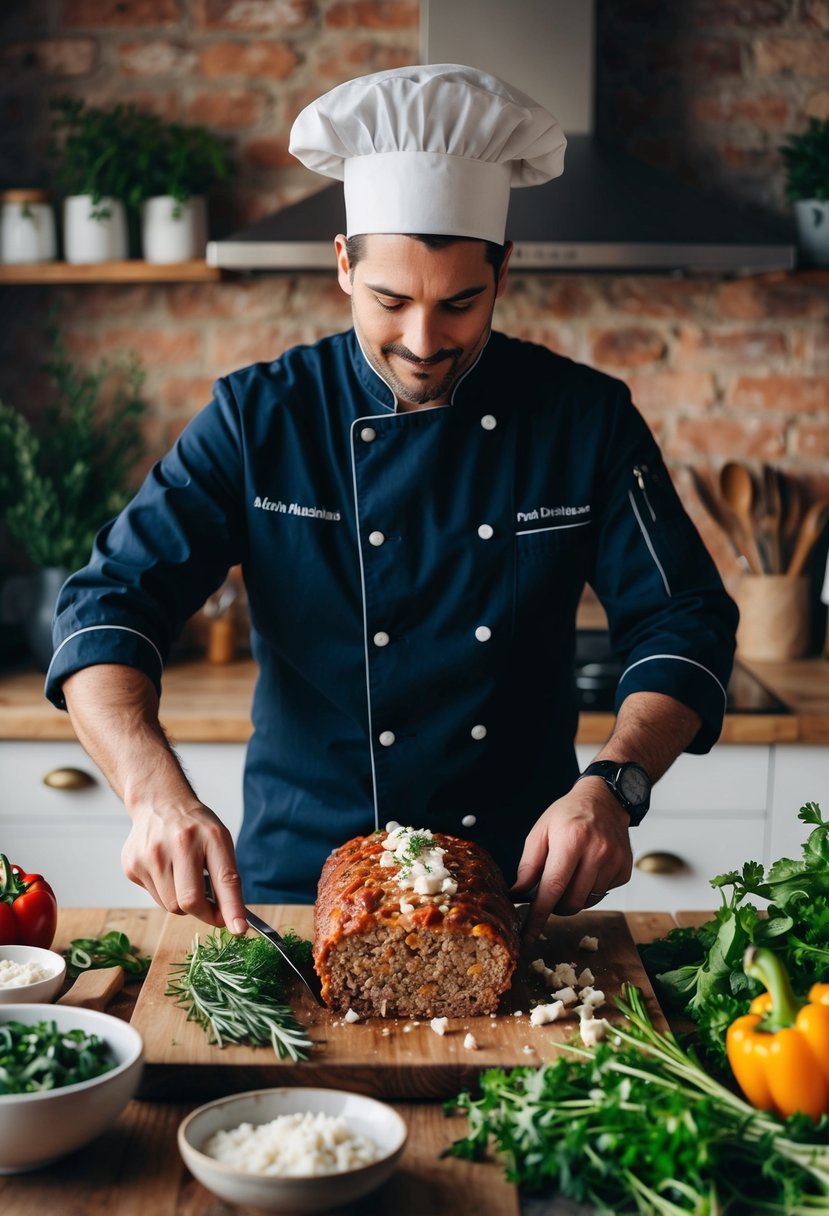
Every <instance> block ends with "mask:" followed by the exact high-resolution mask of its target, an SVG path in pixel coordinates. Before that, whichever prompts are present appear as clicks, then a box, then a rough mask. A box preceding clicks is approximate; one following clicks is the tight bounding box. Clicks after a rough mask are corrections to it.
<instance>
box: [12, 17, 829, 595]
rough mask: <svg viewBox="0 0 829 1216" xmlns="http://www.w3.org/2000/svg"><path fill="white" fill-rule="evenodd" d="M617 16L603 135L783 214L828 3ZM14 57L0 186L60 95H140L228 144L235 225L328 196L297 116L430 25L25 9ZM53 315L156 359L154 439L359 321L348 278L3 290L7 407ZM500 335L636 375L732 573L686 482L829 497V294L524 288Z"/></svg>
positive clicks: (26, 390)
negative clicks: (692, 471) (735, 479)
mask: <svg viewBox="0 0 829 1216" xmlns="http://www.w3.org/2000/svg"><path fill="white" fill-rule="evenodd" d="M598 22H599V24H598V30H599V69H598V73H597V77H598V86H599V87H598V98H597V115H598V129H599V130H600V132H601V133H603V134H604V135H606V136H611V137H614V138H617V139H618V140H619V141H620V142H621V143H623V144H624V145H625V146H626V147H628V148H629V149H630V150H632V151H634V152H636V153H638V154H639V155H641V156H643V157H644V158H646V159H650V160H652V161H654V163H657V164H661V165H668V166H669V167H671V168H673V169H674V170H675V171H676V172H677V173H679V174H687V176H688V177H689V179H692V180H693V181H694V182H695V184H697V185H702V186H704V187H707V188H711V189H714V190H715V191H717V192H719V193H721V194H723V195H724V196H726V197H729V198H731V199H732V200H738V201H741V202H743V203H745V204H746V205H747V206H748V207H750V208H751V209H753V210H755V211H757V212H758V213H761V214H764V215H766V216H767V217H768V216H774V215H778V216H783V215H784V214H785V205H784V203H783V192H782V174H781V165H780V159H779V155H778V152H777V148H778V145H779V142H780V140H781V139H782V136H783V134H784V132H785V131H787V130H790V129H794V128H797V127H799V126H802V125H803V123H804V122H805V118H806V116H807V115H809V114H819V115H827V114H829V6H827V4H826V2H825V0H792V2H786V0H683V2H682V3H681V4H666V3H664V2H663V0H599V5H598ZM0 40H1V41H0V187H2V186H4V185H18V184H20V185H22V184H33V183H35V184H39V183H44V182H46V181H48V162H47V160H46V157H45V146H46V141H47V124H48V117H47V110H46V99H47V98H48V96H49V95H50V94H51V93H59V92H63V91H71V92H75V93H78V94H82V95H83V96H85V97H87V98H89V99H90V100H91V101H93V102H105V103H106V102H110V101H114V100H134V101H136V102H138V103H139V104H141V105H145V106H148V107H152V108H153V109H155V110H157V111H160V112H162V113H164V114H167V115H168V116H170V117H174V118H178V119H184V120H186V121H194V122H202V123H205V124H207V125H209V126H211V127H212V128H214V129H216V130H218V131H221V132H222V133H224V134H225V135H226V136H228V138H230V139H231V141H232V143H233V147H234V163H235V177H234V182H233V186H232V190H228V191H225V193H224V196H223V197H220V198H219V199H217V200H215V201H214V203H213V205H212V212H213V223H214V229H217V230H219V231H222V230H227V229H228V228H231V227H235V226H237V225H238V224H240V223H243V222H246V221H248V220H251V219H254V218H258V217H259V216H260V215H262V214H264V213H266V212H268V211H270V210H272V209H273V208H275V207H276V206H280V205H284V203H286V202H287V201H292V200H293V199H295V198H296V197H298V196H299V195H300V194H302V193H305V192H306V191H307V190H308V189H309V187H310V186H311V184H312V182H314V181H315V179H314V178H313V176H312V175H310V174H308V173H307V171H305V170H304V169H302V168H301V167H299V166H296V165H294V164H292V163H291V160H290V157H289V156H288V153H287V140H288V132H289V129H290V125H291V122H292V121H293V118H294V116H295V115H296V113H297V112H298V110H299V109H300V108H301V107H302V106H303V105H305V104H306V103H307V102H308V101H309V100H311V98H313V97H314V96H316V95H317V94H318V93H319V92H320V91H321V90H324V89H327V88H330V87H333V86H334V85H335V84H337V83H338V82H339V81H341V80H343V79H347V78H349V77H351V76H354V75H357V74H361V73H365V72H370V71H376V70H380V69H382V68H386V67H390V66H394V65H396V64H401V63H406V62H412V61H414V60H416V58H417V46H418V11H417V4H416V3H415V2H414V0H352V2H348V0H26V2H25V3H24V2H23V0H18V2H17V3H14V2H13V3H11V4H7V5H4V6H2V9H1V10H0ZM316 184H318V182H316ZM332 264H333V257H332ZM54 304H57V305H59V306H60V308H61V315H62V325H63V328H64V331H65V334H66V340H67V344H68V346H69V348H70V350H72V351H73V352H74V353H75V354H76V355H77V357H78V358H79V359H80V360H89V359H95V358H97V357H99V356H100V355H101V354H106V353H109V352H112V351H115V350H120V349H123V348H124V347H126V346H130V347H133V348H135V349H137V350H138V351H139V353H140V354H141V356H142V358H143V361H144V364H145V367H146V369H147V396H148V399H149V400H150V401H151V403H152V411H153V413H152V421H151V426H150V431H151V435H152V438H153V440H154V441H155V442H158V443H162V442H164V441H166V440H167V439H169V438H170V437H172V436H173V435H175V433H177V431H178V430H179V429H180V428H181V427H182V426H183V425H184V423H185V422H186V420H187V419H188V418H189V417H190V416H191V415H192V414H193V413H194V412H195V411H196V410H198V409H199V408H200V406H201V405H202V404H203V403H204V402H205V401H206V400H207V398H208V395H209V392H210V385H211V383H212V381H213V379H214V378H215V377H216V376H217V375H220V374H222V373H224V372H226V371H229V370H231V369H232V368H234V367H237V366H240V365H241V364H244V363H247V362H250V361H253V360H257V359H270V358H273V357H275V356H277V355H278V354H279V353H280V352H281V351H283V350H284V349H286V347H288V346H290V345H292V344H293V343H296V342H306V341H313V340H314V339H315V338H317V337H318V336H321V335H322V334H325V333H328V332H331V331H333V330H335V329H340V328H344V327H346V326H347V325H348V323H349V313H348V305H347V301H346V299H345V297H344V296H343V295H342V294H341V293H340V291H339V288H338V287H337V285H336V280H335V278H334V275H333V273H332V274H331V275H330V276H329V275H312V274H308V275H297V276H280V275H269V276H265V277H253V278H249V279H245V278H243V277H241V276H238V277H230V278H228V280H227V281H225V282H222V283H219V284H211V285H192V284H188V285H181V284H179V285H176V284H173V285H168V286H165V285H155V286H147V285H137V286H136V285H130V286H126V285H125V286H111V287H103V286H85V287H78V288H60V289H53V290H47V289H45V288H30V287H25V288H23V287H20V288H5V289H2V288H0V335H2V336H0V394H1V395H2V396H3V397H4V398H6V399H7V400H10V401H14V402H15V403H17V404H19V405H21V406H23V407H24V408H29V407H31V408H33V409H34V408H36V407H37V403H38V402H39V401H40V400H42V395H43V382H42V378H41V376H40V374H39V371H38V368H39V362H40V358H41V356H42V353H43V348H44V343H43V332H44V328H45V319H46V317H47V315H48V313H49V310H50V308H51V307H52V306H53V305H54ZM496 319H497V324H498V326H499V328H501V329H504V330H506V331H507V332H510V333H513V334H516V335H519V336H523V337H526V338H529V339H532V340H534V341H538V342H541V343H544V344H546V345H549V346H550V347H551V348H553V349H555V350H559V351H561V352H562V353H564V354H567V355H570V356H572V357H574V358H576V359H580V360H584V361H586V362H589V363H592V364H594V365H595V366H598V367H600V368H602V369H603V370H606V371H608V372H610V373H612V374H614V375H618V376H620V377H621V378H623V379H625V380H626V381H627V383H628V384H629V385H630V386H631V388H632V390H633V392H634V396H635V399H636V400H637V402H638V403H639V405H640V408H641V409H642V410H643V412H644V414H645V415H646V417H647V418H648V420H649V421H650V423H651V425H652V426H653V428H654V430H655V431H656V433H657V434H658V436H659V438H660V440H661V442H662V444H663V446H664V450H665V452H666V455H667V457H668V459H669V461H670V462H671V467H672V469H673V471H674V473H675V475H676V478H677V481H678V483H679V484H680V487H681V488H682V489H683V492H687V493H688V495H689V502H691V503H692V507H693V510H694V513H695V515H696V517H697V519H698V522H699V523H700V526H701V529H702V530H703V533H704V535H705V537H706V540H707V541H708V542H709V544H710V546H711V548H712V551H713V552H714V554H715V556H716V558H717V560H718V562H719V563H720V565H721V568H722V569H723V571H724V573H725V574H726V576H727V577H728V578H731V577H733V575H734V573H735V567H734V564H733V561H732V559H731V557H730V555H729V553H728V552H727V551H726V550H725V548H724V546H723V545H722V544H721V543H720V541H719V539H718V538H717V536H716V534H714V533H713V532H712V530H711V529H710V528H708V525H707V523H706V521H705V519H704V518H703V517H702V516H701V514H700V513H699V510H698V508H697V507H696V506H695V505H693V499H692V497H691V495H690V491H689V487H688V481H687V476H686V474H685V472H684V466H686V465H687V464H691V463H693V464H695V465H696V466H697V467H698V468H700V469H702V470H703V471H706V472H708V473H709V474H713V473H715V472H716V470H717V469H718V468H719V466H720V465H721V464H722V462H723V461H724V460H726V459H728V458H730V457H733V456H741V457H746V458H748V459H749V460H751V461H752V462H755V463H757V464H759V463H760V462H762V461H770V462H773V463H775V464H779V465H781V466H782V467H783V468H785V469H786V470H788V471H789V472H790V473H792V474H794V475H796V476H797V477H799V478H800V479H801V480H802V481H803V483H804V485H805V487H806V489H807V492H808V494H809V495H810V496H815V495H816V494H818V493H827V492H829V285H827V283H826V282H825V281H821V280H820V279H816V278H814V277H811V278H810V277H809V276H796V277H786V276H781V277H780V278H779V279H773V278H764V279H757V280H745V281H729V280H725V279H719V278H716V277H706V278H701V279H687V280H683V279H676V278H672V277H668V276H648V277H646V276H628V275H617V276H611V275H571V276H566V275H558V276H557V275H546V274H545V275H531V274H524V275H516V276H514V277H513V279H512V282H511V287H510V290H509V292H508V294H507V296H506V298H505V299H504V300H502V301H501V302H500V303H499V306H498V312H497V314H496Z"/></svg>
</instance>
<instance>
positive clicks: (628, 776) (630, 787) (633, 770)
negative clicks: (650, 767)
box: [619, 764, 650, 806]
mask: <svg viewBox="0 0 829 1216" xmlns="http://www.w3.org/2000/svg"><path fill="white" fill-rule="evenodd" d="M619 789H620V790H621V791H622V793H623V794H624V796H625V797H626V798H627V800H628V802H632V803H633V805H634V806H641V805H642V803H644V802H647V800H648V795H649V794H650V782H649V781H648V778H647V776H646V774H645V773H644V772H643V771H642V769H641V768H638V767H637V766H636V765H633V764H632V765H631V766H630V768H626V769H623V770H622V773H621V776H620V777H619Z"/></svg>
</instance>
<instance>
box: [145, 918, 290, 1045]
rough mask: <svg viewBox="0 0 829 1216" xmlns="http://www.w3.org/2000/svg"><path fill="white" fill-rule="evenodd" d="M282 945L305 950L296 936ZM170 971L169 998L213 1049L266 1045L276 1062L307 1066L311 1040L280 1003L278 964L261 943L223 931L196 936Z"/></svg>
mask: <svg viewBox="0 0 829 1216" xmlns="http://www.w3.org/2000/svg"><path fill="white" fill-rule="evenodd" d="M286 940H287V941H289V942H291V941H293V942H294V943H295V944H296V947H297V952H298V953H299V952H301V950H304V948H305V945H306V943H304V942H303V941H302V940H301V939H300V938H298V937H296V935H293V934H288V935H286ZM172 971H173V973H174V974H173V977H172V978H171V979H170V980H169V982H168V985H167V990H166V991H167V995H168V996H174V997H175V998H176V1004H177V1005H180V1006H181V1007H182V1008H184V1009H186V1010H187V1020H188V1022H196V1023H198V1025H199V1026H201V1028H202V1029H203V1030H204V1031H205V1032H206V1033H207V1035H208V1037H209V1039H210V1042H211V1043H215V1044H216V1045H217V1046H218V1047H223V1046H224V1045H225V1043H249V1044H251V1045H253V1046H256V1047H258V1046H265V1045H267V1044H268V1043H270V1045H271V1047H272V1048H273V1050H274V1052H275V1054H276V1055H277V1057H278V1058H279V1059H286V1058H290V1059H291V1060H307V1058H308V1051H309V1050H310V1048H311V1040H310V1039H309V1038H308V1035H307V1033H306V1031H305V1029H304V1028H303V1027H302V1026H301V1025H300V1024H299V1022H298V1021H297V1020H296V1018H295V1016H294V1014H293V1011H292V1010H291V1009H290V1007H289V1006H288V1005H286V1004H284V1003H283V999H282V997H283V989H284V973H283V964H282V960H281V958H280V956H279V953H278V951H276V950H274V948H273V946H271V945H270V944H269V943H268V942H266V941H265V940H264V939H263V938H250V937H242V938H237V937H233V936H232V934H230V933H228V932H227V930H226V929H221V930H216V931H215V932H213V933H211V934H208V935H207V936H206V937H205V938H203V939H201V940H200V939H199V937H198V936H196V937H195V938H194V939H193V945H192V948H191V950H190V952H189V954H188V955H187V957H186V960H185V962H183V963H174V964H173V966H172Z"/></svg>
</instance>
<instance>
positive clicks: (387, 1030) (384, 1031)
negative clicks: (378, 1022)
mask: <svg viewBox="0 0 829 1216" xmlns="http://www.w3.org/2000/svg"><path fill="white" fill-rule="evenodd" d="M380 1033H381V1035H382V1036H383V1038H384V1039H387V1038H388V1037H389V1035H390V1034H391V1027H390V1026H384V1027H383V1029H382V1030H381V1031H380Z"/></svg>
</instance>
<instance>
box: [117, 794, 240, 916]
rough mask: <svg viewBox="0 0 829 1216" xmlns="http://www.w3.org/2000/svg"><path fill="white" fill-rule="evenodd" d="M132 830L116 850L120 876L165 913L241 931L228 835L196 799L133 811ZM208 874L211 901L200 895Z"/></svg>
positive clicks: (237, 887)
mask: <svg viewBox="0 0 829 1216" xmlns="http://www.w3.org/2000/svg"><path fill="white" fill-rule="evenodd" d="M130 813H131V817H132V828H131V829H130V833H129V835H128V837H127V839H126V842H125V843H124V847H123V849H122V850H121V864H122V866H123V868H124V873H125V874H126V876H127V878H129V879H130V880H131V881H132V882H134V883H138V885H139V886H142V887H144V888H145V889H146V890H147V891H148V892H149V893H150V895H151V896H152V897H153V899H154V900H155V902H156V903H157V904H159V905H160V906H161V907H162V908H166V909H167V911H168V912H175V913H180V914H182V913H189V915H191V916H195V917H197V918H198V919H199V920H203V921H205V922H206V923H207V924H209V925H215V926H221V925H226V926H227V927H228V929H230V931H231V933H235V934H237V935H241V934H243V933H245V932H246V931H247V921H246V920H245V909H244V904H243V901H242V881H241V879H240V877H239V871H238V870H237V868H236V856H235V853H234V849H233V839H232V837H231V835H230V832H229V831H228V830H227V828H226V827H225V826H224V824H223V823H222V822H221V820H220V819H219V818H218V816H217V815H215V814H214V813H213V811H211V810H210V808H209V807H207V806H205V805H204V804H203V803H201V802H199V801H198V800H192V801H186V802H183V803H182V804H180V805H175V806H170V805H168V806H165V807H164V808H163V810H161V809H157V808H155V807H141V808H133V809H132V810H131V812H130ZM205 870H207V872H208V873H209V875H210V879H211V883H212V887H213V894H214V896H215V902H212V901H210V900H208V898H207V896H206V893H205V883H204V871H205Z"/></svg>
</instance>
